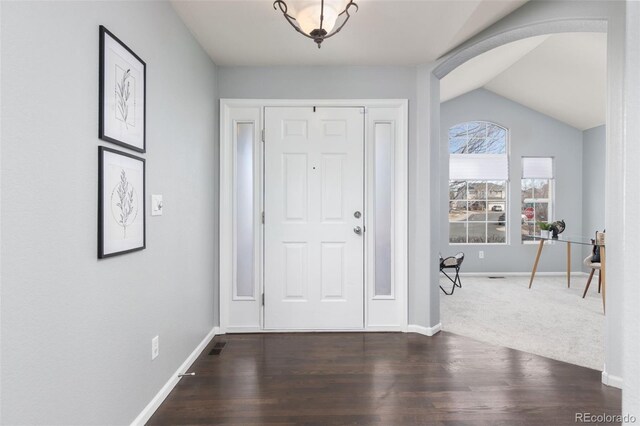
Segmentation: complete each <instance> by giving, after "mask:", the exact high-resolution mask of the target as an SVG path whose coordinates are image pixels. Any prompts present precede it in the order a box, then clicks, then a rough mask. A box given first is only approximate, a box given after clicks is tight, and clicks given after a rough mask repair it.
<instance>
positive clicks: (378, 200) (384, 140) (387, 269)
mask: <svg viewBox="0 0 640 426" xmlns="http://www.w3.org/2000/svg"><path fill="white" fill-rule="evenodd" d="M393 148H394V138H393V124H392V123H376V124H375V145H374V150H375V152H374V155H375V161H374V164H375V166H374V167H375V171H374V175H375V179H374V182H375V195H374V199H375V205H374V207H375V215H374V220H375V234H374V235H375V237H374V238H375V295H376V296H392V295H393V289H392V284H391V262H392V258H391V227H392V223H391V209H392V206H393V200H392V195H393V189H392V188H393V162H394V160H393Z"/></svg>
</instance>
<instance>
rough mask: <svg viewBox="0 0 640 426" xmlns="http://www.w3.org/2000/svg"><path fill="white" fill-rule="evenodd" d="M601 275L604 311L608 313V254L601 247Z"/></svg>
mask: <svg viewBox="0 0 640 426" xmlns="http://www.w3.org/2000/svg"><path fill="white" fill-rule="evenodd" d="M600 275H601V276H602V310H603V312H604V313H605V314H606V313H607V303H606V301H607V299H606V294H607V285H606V283H607V273H606V254H605V250H604V247H600Z"/></svg>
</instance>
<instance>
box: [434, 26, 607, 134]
mask: <svg viewBox="0 0 640 426" xmlns="http://www.w3.org/2000/svg"><path fill="white" fill-rule="evenodd" d="M606 62H607V38H606V34H604V33H566V34H554V35H551V36H542V37H534V38H530V39H525V40H520V41H517V42H514V43H510V44H507V45H505V46H502V47H499V48H497V49H494V50H491V51H489V52H487V53H485V54H483V55H480V56H478V57H476V58H474V59H472V60H470V61H468V62H466V63H464V64H463V65H461V66H460V67H458V68H457V69H456V70H454V71H453V72H451V73H450V74H449V75H447V76H446V77H445V78H443V79H442V81H441V88H440V93H441V100H442V101H446V100H449V99H452V98H454V97H456V96H459V95H461V94H463V93H467V92H469V91H471V90H474V89H477V88H479V87H484V88H486V89H488V90H490V91H492V92H494V93H497V94H498V95H500V96H503V97H505V98H507V99H511V100H513V101H515V102H518V103H520V104H522V105H525V106H527V107H529V108H531V109H534V110H536V111H539V112H541V113H543V114H546V115H548V116H551V117H554V118H556V119H557V120H560V121H563V122H565V123H567V124H569V125H571V126H573V127H575V128H577V129H580V130H585V129H590V128H592V127H595V126H599V125H602V124H605V122H606V95H607V93H606V74H607V73H606V69H607V63H606Z"/></svg>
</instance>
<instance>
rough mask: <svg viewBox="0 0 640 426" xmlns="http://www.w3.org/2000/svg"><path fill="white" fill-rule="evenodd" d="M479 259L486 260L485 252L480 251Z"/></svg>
mask: <svg viewBox="0 0 640 426" xmlns="http://www.w3.org/2000/svg"><path fill="white" fill-rule="evenodd" d="M478 257H479V258H480V259H484V251H482V250H480V251H479V252H478Z"/></svg>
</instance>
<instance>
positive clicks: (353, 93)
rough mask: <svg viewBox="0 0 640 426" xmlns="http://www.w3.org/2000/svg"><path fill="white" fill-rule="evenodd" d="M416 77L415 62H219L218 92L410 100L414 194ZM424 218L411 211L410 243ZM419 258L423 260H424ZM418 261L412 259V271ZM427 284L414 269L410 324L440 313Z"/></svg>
mask: <svg viewBox="0 0 640 426" xmlns="http://www.w3.org/2000/svg"><path fill="white" fill-rule="evenodd" d="M416 81H417V73H416V68H415V67H219V68H218V87H219V93H218V95H219V97H220V98H254V99H357V98H361V99H390V98H394V99H409V193H410V194H415V193H416V190H417V188H416V185H415V182H416V176H417V173H418V171H417V167H416V162H415V161H414V159H415V158H416V153H417V150H418V146H417V137H416V122H417V115H416V111H417V109H416V97H417V87H416V84H417V83H416ZM425 146H426V145H425ZM426 195H427V194H426V193H423V194H422V195H421V196H422V197H426ZM413 200H414V199H412V197H411V196H410V201H409V203H410V206H409V208H410V209H415V204H414V201H413ZM424 223H425V219H424V218H423V217H417V216H415V215H410V216H409V229H410V232H409V235H410V243H409V244H410V247H412V245H411V244H412V243H413V240H415V238H414V236H415V230H416V228H417V227H419V226H420V225H421V224H424ZM427 223H428V222H427ZM425 241H426V240H425ZM410 253H412V251H410ZM417 262H421V263H423V262H424V259H422V258H420V259H419V260H418V261H417ZM417 262H416V261H413V260H410V264H409V268H410V271H411V268H412V267H413V266H415V265H416V263H417ZM426 289H428V283H427V280H425V279H424V277H423V276H420V275H419V274H418V275H416V274H412V273H411V272H410V275H409V300H410V302H409V303H410V305H409V323H410V324H421V325H424V326H427V325H429V323H428V320H427V319H426V317H425V315H426V314H428V313H429V312H437V309H434V310H428V309H425V306H424V302H422V301H423V300H425V299H424V292H425V290H426Z"/></svg>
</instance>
